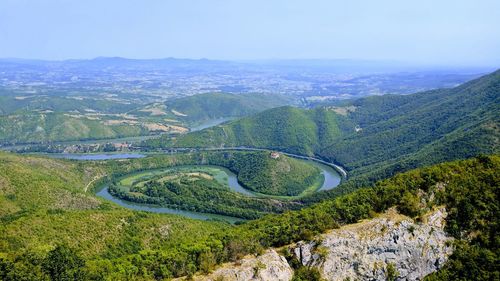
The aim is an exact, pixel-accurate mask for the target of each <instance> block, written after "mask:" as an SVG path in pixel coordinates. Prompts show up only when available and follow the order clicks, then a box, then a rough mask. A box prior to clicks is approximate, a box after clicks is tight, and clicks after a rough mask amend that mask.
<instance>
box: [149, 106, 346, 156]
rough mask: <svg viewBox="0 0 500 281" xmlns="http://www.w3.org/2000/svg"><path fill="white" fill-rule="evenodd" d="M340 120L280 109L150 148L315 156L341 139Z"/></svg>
mask: <svg viewBox="0 0 500 281" xmlns="http://www.w3.org/2000/svg"><path fill="white" fill-rule="evenodd" d="M337 119H338V118H337V117H336V115H335V113H334V112H332V111H328V110H326V109H318V110H310V111H307V110H303V109H299V108H295V107H289V106H287V107H279V108H276V109H270V110H267V111H264V112H262V113H260V114H257V115H255V116H251V117H246V118H242V119H240V120H236V121H232V122H230V123H228V124H224V125H220V126H216V127H211V128H207V129H205V130H202V131H199V132H193V133H190V134H187V135H184V136H182V137H179V138H177V139H175V140H172V139H169V138H162V139H157V140H151V141H148V142H146V144H147V146H149V147H161V146H164V145H165V146H177V147H219V146H221V145H224V146H226V147H235V146H252V147H263V148H269V149H276V150H282V151H287V152H291V153H297V154H303V155H312V154H313V153H314V151H315V150H317V149H319V143H323V142H326V141H328V140H332V139H334V138H335V137H337V136H339V133H340V131H339V128H338V125H337V122H336V120H337ZM319 132H321V133H320V134H319Z"/></svg>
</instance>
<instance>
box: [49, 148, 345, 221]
mask: <svg viewBox="0 0 500 281" xmlns="http://www.w3.org/2000/svg"><path fill="white" fill-rule="evenodd" d="M46 155H48V156H50V157H54V158H65V159H73V160H110V159H126V158H142V157H146V155H144V154H140V153H114V154H46ZM301 161H306V162H308V163H310V164H311V165H314V166H316V167H318V168H319V169H320V170H321V174H322V175H323V177H324V180H323V184H322V185H321V188H319V189H318V191H323V190H329V189H332V188H334V187H336V186H337V185H339V184H340V181H341V176H340V175H339V174H338V172H337V171H335V169H333V168H332V167H330V166H328V165H325V164H322V163H318V162H315V161H312V160H301ZM213 167H217V168H218V169H220V170H222V171H224V172H225V173H226V174H227V179H228V185H229V188H230V189H231V190H233V191H236V192H238V193H241V194H244V195H246V196H255V194H254V193H252V192H251V191H249V190H247V189H245V188H244V187H243V186H241V185H240V183H239V182H238V178H237V176H236V174H234V173H233V172H231V171H229V170H228V169H227V168H225V167H220V166H213ZM96 195H97V196H99V197H102V198H104V199H106V200H109V201H112V202H114V203H116V204H118V205H120V206H122V207H125V208H128V209H133V210H139V211H147V212H154V213H166V214H174V215H182V216H185V217H189V218H193V219H201V220H213V219H216V220H224V221H227V222H230V223H235V222H237V221H243V219H241V218H236V217H230V216H223V215H216V214H208V213H200V212H191V211H184V210H178V209H173V208H167V207H159V206H154V205H147V204H140V203H134V202H130V201H125V200H122V199H119V198H116V197H113V196H112V195H111V194H110V193H109V191H108V186H102V187H101V188H100V189H99V190H98V192H97V193H96Z"/></svg>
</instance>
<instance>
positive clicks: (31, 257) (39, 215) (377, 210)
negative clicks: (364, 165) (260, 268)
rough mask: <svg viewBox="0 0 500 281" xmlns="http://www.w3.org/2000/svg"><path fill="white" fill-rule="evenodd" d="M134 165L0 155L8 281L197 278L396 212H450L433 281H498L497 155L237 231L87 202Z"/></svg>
mask: <svg viewBox="0 0 500 281" xmlns="http://www.w3.org/2000/svg"><path fill="white" fill-rule="evenodd" d="M146 160H147V159H144V160H137V161H139V162H140V161H146ZM153 160H154V161H156V160H160V158H155V159H153ZM137 161H136V160H125V161H121V162H120V161H118V162H117V161H110V162H109V161H108V162H101V163H96V162H85V163H83V162H73V161H63V160H54V159H47V158H43V157H33V156H18V155H15V154H8V153H0V172H1V173H0V187H1V188H0V207H1V208H0V220H1V222H2V223H1V224H0V277H1V278H2V280H60V279H61V278H63V279H71V280H95V279H113V280H123V279H140V280H158V279H165V278H167V279H169V278H172V277H178V276H185V275H187V276H191V275H193V274H194V273H195V272H196V271H201V272H204V273H208V272H210V271H211V270H213V269H214V268H215V266H216V265H217V264H220V263H223V262H227V261H237V260H239V259H240V258H242V257H244V256H245V255H249V254H259V253H262V252H263V250H264V249H266V248H269V247H282V246H287V245H291V243H294V242H298V241H305V242H307V243H316V242H321V241H322V240H321V236H318V235H319V234H321V233H324V232H326V231H328V230H330V229H335V228H338V227H339V226H343V225H349V224H352V223H356V222H358V221H360V220H371V219H373V218H377V217H379V215H380V214H382V213H384V212H386V211H387V210H389V209H394V210H397V212H398V213H400V214H402V215H406V216H408V217H410V218H413V219H415V220H416V221H418V220H425V219H426V218H427V216H426V214H427V213H428V212H432V211H434V210H436V208H437V207H439V208H445V213H446V214H447V216H446V226H445V228H444V230H445V231H446V235H447V236H449V237H452V238H453V239H454V240H453V241H450V243H453V244H452V245H453V247H454V253H453V254H452V255H451V256H450V257H449V261H448V262H447V263H446V264H444V265H438V267H439V268H441V270H440V271H438V272H436V273H434V274H433V275H432V276H430V277H429V278H431V279H429V280H457V279H477V280H492V279H493V280H494V278H495V276H498V245H497V244H498V241H497V240H498V239H495V238H496V236H495V234H496V233H497V232H498V220H497V218H498V215H499V214H498V210H499V208H498V205H499V203H498V186H499V178H498V169H499V165H500V159H499V158H498V156H491V157H486V156H484V157H479V158H475V159H470V160H466V161H457V162H452V163H444V164H440V165H436V166H433V167H426V168H421V169H417V170H413V171H411V172H407V173H404V174H400V175H397V176H396V177H393V178H390V179H387V180H384V181H380V182H378V183H377V184H376V185H373V186H371V188H364V189H360V190H358V191H356V192H354V193H352V194H349V195H345V196H341V197H338V198H335V199H328V200H325V201H324V202H322V203H319V204H315V205H313V206H310V207H307V208H304V209H302V210H300V211H291V212H286V213H284V214H281V215H269V216H265V217H264V218H262V219H258V220H254V221H251V222H248V223H245V224H243V225H240V226H230V225H227V224H224V223H218V222H202V221H196V220H191V219H186V218H182V217H178V216H172V215H159V214H152V213H147V212H138V211H131V210H125V209H123V208H120V207H118V206H116V205H115V204H112V203H109V202H106V201H103V200H102V199H99V198H97V197H95V196H93V195H92V194H90V193H89V192H88V191H87V187H89V183H91V182H92V180H94V179H97V178H100V177H103V176H105V175H106V174H107V173H109V172H111V171H112V170H113V169H128V168H131V167H133V166H135V164H137V163H135V162H137ZM157 164H158V163H157ZM136 168H137V167H136ZM117 171H118V170H117ZM383 216H384V215H382V218H383ZM365 222H366V221H365ZM417 227H419V226H417ZM351 230H352V228H351ZM411 231H413V230H411V229H410V228H408V230H405V232H411ZM439 231H441V230H439ZM427 232H428V233H429V234H431V231H427ZM408 235H409V236H410V237H411V235H410V234H408ZM408 235H407V236H408ZM411 239H413V240H414V238H411ZM389 240H391V239H389ZM439 246H440V247H441V246H444V245H441V244H440V245H439ZM292 247H293V245H292ZM317 250H318V253H321V252H320V250H321V248H317ZM282 254H283V255H285V257H286V258H288V260H287V262H289V263H290V265H291V266H292V267H293V269H294V270H296V271H295V274H305V276H307V274H308V272H307V270H308V269H307V268H305V267H304V266H302V264H301V263H300V261H297V260H294V259H293V256H291V255H289V254H286V252H283V253H282ZM280 259H281V258H280ZM281 260H284V259H281ZM382 262H383V260H382ZM372 265H373V263H371V264H370V266H372ZM309 270H312V268H309ZM303 271H306V272H303ZM395 274H399V273H395ZM61 276H62V277H61ZM306 279H307V280H318V279H310V278H306Z"/></svg>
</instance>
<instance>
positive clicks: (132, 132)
mask: <svg viewBox="0 0 500 281" xmlns="http://www.w3.org/2000/svg"><path fill="white" fill-rule="evenodd" d="M147 134H149V131H148V130H147V129H146V128H144V127H142V126H140V125H128V124H116V125H106V124H104V123H103V122H102V121H100V120H91V119H87V118H85V117H83V118H75V117H70V116H67V115H65V114H58V113H47V114H45V113H25V114H14V115H6V116H0V143H40V142H52V141H71V140H86V139H106V138H119V137H130V136H139V135H147Z"/></svg>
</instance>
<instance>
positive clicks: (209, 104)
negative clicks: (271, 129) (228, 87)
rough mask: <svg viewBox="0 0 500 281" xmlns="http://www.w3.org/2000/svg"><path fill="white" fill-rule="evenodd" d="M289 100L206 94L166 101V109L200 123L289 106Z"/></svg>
mask: <svg viewBox="0 0 500 281" xmlns="http://www.w3.org/2000/svg"><path fill="white" fill-rule="evenodd" d="M290 103H291V99H289V98H286V97H284V96H279V95H266V94H257V93H255V94H254V93H252V94H229V93H208V94H199V95H194V96H189V97H183V98H178V99H175V100H171V101H167V102H166V103H165V104H166V106H167V108H169V109H173V110H175V111H177V112H179V113H182V114H184V115H186V116H178V118H179V119H180V120H182V121H185V122H200V121H203V120H208V119H216V118H224V117H242V116H247V115H251V114H254V113H257V112H260V111H263V110H266V109H269V108H273V107H278V106H282V105H286V104H290Z"/></svg>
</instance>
